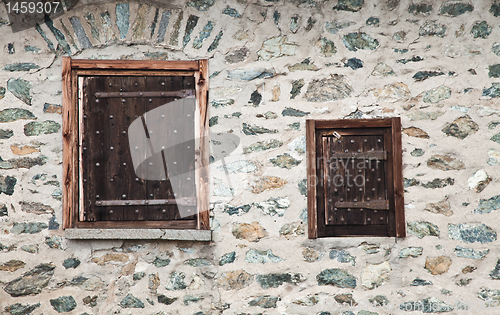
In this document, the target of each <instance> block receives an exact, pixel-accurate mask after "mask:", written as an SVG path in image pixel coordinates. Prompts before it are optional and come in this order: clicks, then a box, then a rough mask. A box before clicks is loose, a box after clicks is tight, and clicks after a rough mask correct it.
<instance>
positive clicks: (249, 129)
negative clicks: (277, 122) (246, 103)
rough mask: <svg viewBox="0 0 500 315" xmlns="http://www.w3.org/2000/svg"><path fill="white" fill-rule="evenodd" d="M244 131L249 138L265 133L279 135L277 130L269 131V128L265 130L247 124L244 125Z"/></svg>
mask: <svg viewBox="0 0 500 315" xmlns="http://www.w3.org/2000/svg"><path fill="white" fill-rule="evenodd" d="M242 131H243V133H244V134H246V135H247V136H256V135H258V134H264V133H278V130H277V129H273V130H271V129H267V128H264V127H259V126H256V125H253V126H250V125H248V124H246V123H243V128H242Z"/></svg>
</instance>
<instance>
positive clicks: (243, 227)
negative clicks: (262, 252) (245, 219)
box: [232, 222, 269, 242]
mask: <svg viewBox="0 0 500 315" xmlns="http://www.w3.org/2000/svg"><path fill="white" fill-rule="evenodd" d="M232 233H233V235H234V237H236V238H237V239H242V240H247V241H249V242H258V241H259V240H260V239H261V238H264V237H266V236H268V235H269V234H268V233H267V231H266V229H265V228H263V227H262V226H261V225H260V224H259V223H258V222H252V223H251V224H248V223H235V224H233V228H232Z"/></svg>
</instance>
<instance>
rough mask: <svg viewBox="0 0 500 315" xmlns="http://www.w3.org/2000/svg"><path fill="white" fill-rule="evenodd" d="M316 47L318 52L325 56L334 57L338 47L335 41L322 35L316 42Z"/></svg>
mask: <svg viewBox="0 0 500 315" xmlns="http://www.w3.org/2000/svg"><path fill="white" fill-rule="evenodd" d="M314 46H315V47H316V52H317V53H318V54H319V55H320V56H322V57H325V58H330V57H333V56H334V55H335V54H336V53H337V47H335V43H334V42H333V41H331V40H329V39H327V38H325V37H321V38H320V39H318V40H317V41H316V43H314Z"/></svg>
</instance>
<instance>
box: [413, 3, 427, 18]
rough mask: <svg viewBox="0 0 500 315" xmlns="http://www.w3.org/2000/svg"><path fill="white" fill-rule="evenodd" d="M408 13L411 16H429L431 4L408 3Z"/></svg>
mask: <svg viewBox="0 0 500 315" xmlns="http://www.w3.org/2000/svg"><path fill="white" fill-rule="evenodd" d="M408 12H409V13H411V14H413V15H418V14H421V15H424V16H426V15H429V14H430V13H431V12H432V4H426V3H410V5H409V6H408Z"/></svg>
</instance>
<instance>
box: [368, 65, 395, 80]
mask: <svg viewBox="0 0 500 315" xmlns="http://www.w3.org/2000/svg"><path fill="white" fill-rule="evenodd" d="M372 75H373V76H377V77H389V76H393V75H395V73H394V70H393V69H392V68H391V67H389V66H388V65H386V64H385V63H383V62H379V63H378V64H377V65H376V66H375V68H373V71H372Z"/></svg>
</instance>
